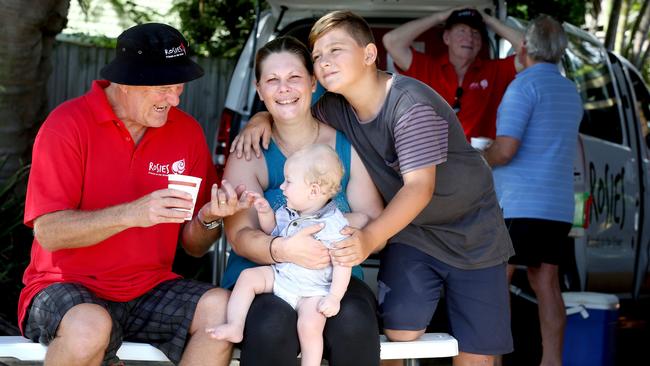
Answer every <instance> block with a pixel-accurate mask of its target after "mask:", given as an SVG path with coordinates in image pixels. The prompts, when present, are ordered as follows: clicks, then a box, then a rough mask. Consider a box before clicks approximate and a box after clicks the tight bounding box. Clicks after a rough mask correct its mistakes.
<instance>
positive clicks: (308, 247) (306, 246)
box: [273, 224, 331, 269]
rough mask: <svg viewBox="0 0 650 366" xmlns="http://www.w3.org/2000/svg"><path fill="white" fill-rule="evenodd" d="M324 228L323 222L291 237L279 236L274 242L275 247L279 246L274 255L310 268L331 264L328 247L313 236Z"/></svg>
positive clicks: (278, 258)
mask: <svg viewBox="0 0 650 366" xmlns="http://www.w3.org/2000/svg"><path fill="white" fill-rule="evenodd" d="M322 228H323V225H322V224H317V225H312V226H308V227H306V228H304V229H301V230H300V231H298V232H297V233H295V234H294V235H292V236H291V237H286V238H278V239H277V240H275V241H274V242H273V246H274V247H275V246H276V245H277V246H278V247H277V250H276V251H274V252H273V253H274V255H273V257H274V258H275V259H277V260H278V261H280V262H291V263H295V264H297V265H299V266H302V267H305V268H309V269H322V268H325V267H327V266H329V265H330V263H331V260H330V255H329V252H328V249H327V247H326V246H325V245H323V243H321V242H320V241H319V240H316V239H314V236H313V235H314V234H315V233H317V232H319V231H320V230H321V229H322ZM276 253H277V255H276Z"/></svg>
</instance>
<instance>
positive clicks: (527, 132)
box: [485, 15, 583, 366]
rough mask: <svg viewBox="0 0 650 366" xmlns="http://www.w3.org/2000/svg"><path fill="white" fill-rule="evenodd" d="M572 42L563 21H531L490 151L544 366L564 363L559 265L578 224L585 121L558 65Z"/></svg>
mask: <svg viewBox="0 0 650 366" xmlns="http://www.w3.org/2000/svg"><path fill="white" fill-rule="evenodd" d="M566 46H567V38H566V35H565V34H564V31H563V29H562V25H561V24H560V23H558V22H557V21H555V20H554V19H553V18H551V17H549V16H545V15H542V16H540V17H538V18H536V19H535V20H533V21H532V22H531V23H530V25H529V26H528V29H527V30H526V35H525V39H524V42H523V45H522V48H521V52H520V53H519V54H518V57H519V59H520V61H521V63H522V64H523V65H524V67H525V69H524V70H523V71H522V72H520V73H519V74H518V75H517V76H516V78H515V80H513V82H512V83H511V84H510V85H509V86H508V89H507V90H506V93H505V95H504V96H503V100H502V102H501V105H500V106H499V110H498V112H497V137H496V140H495V141H494V143H493V144H492V145H491V146H490V147H489V148H488V149H487V150H486V151H485V158H486V160H487V161H488V163H489V164H490V165H491V166H492V167H493V173H494V181H495V187H496V192H497V197H498V198H499V204H500V205H501V207H502V208H503V212H504V218H505V219H506V226H508V231H509V233H510V237H511V239H512V242H513V245H514V248H515V253H516V254H515V256H514V257H512V258H511V259H510V261H509V264H510V265H509V266H508V267H509V268H508V275H509V278H511V276H512V273H513V271H514V266H513V265H524V266H526V267H527V271H528V280H529V282H530V284H531V287H532V288H533V290H534V291H535V295H536V296H537V300H538V303H539V310H538V311H539V319H540V330H541V335H542V348H543V353H542V361H541V363H540V365H543V366H551V365H558V366H559V365H561V364H562V341H563V335H564V327H565V324H566V315H565V310H564V302H563V301H562V294H561V292H560V286H559V279H558V264H559V261H560V256H561V245H562V244H563V243H565V238H566V237H567V235H568V233H569V230H570V229H571V223H572V222H573V211H574V201H573V160H574V157H575V154H576V145H577V141H578V126H579V125H580V121H581V119H582V113H583V110H582V101H581V99H580V95H579V94H578V92H577V90H576V87H575V85H574V84H573V82H571V81H570V80H568V79H566V78H565V77H563V76H562V75H561V74H560V72H559V70H558V67H557V63H558V62H559V61H560V59H561V57H562V54H563V53H564V50H565V48H566Z"/></svg>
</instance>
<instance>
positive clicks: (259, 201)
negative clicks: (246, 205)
mask: <svg viewBox="0 0 650 366" xmlns="http://www.w3.org/2000/svg"><path fill="white" fill-rule="evenodd" d="M251 196H253V197H255V200H254V201H253V206H255V210H257V212H258V213H262V214H264V213H268V212H271V211H272V209H271V204H270V203H269V201H267V200H266V198H264V196H262V195H261V194H259V193H251Z"/></svg>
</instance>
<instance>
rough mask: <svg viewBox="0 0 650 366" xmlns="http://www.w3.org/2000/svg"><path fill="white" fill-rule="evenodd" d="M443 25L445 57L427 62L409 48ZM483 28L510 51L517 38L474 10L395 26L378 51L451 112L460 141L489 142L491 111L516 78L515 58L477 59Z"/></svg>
mask: <svg viewBox="0 0 650 366" xmlns="http://www.w3.org/2000/svg"><path fill="white" fill-rule="evenodd" d="M442 23H444V24H445V28H444V32H443V34H442V40H443V42H444V44H445V45H446V46H447V52H445V53H444V54H442V55H440V56H438V57H431V56H428V55H426V54H424V53H422V52H418V51H416V50H415V49H413V48H412V47H411V44H412V43H413V41H414V40H415V39H416V38H417V37H418V36H420V35H421V34H422V33H424V32H425V31H427V30H428V29H429V28H431V27H434V26H436V25H439V24H442ZM486 24H487V25H488V26H489V27H490V28H491V29H492V30H493V31H494V32H495V33H497V34H498V35H500V36H501V37H503V38H505V39H506V40H508V41H509V42H510V43H511V44H513V45H520V44H521V40H522V39H523V38H522V37H523V35H522V34H521V33H520V32H519V31H517V30H515V29H513V28H510V27H508V26H506V25H505V24H503V23H501V22H500V21H499V20H498V19H496V18H494V17H492V16H490V15H487V14H484V13H482V12H480V11H478V10H476V9H449V10H446V11H442V12H438V13H433V14H431V15H428V16H426V17H423V18H420V19H416V20H413V21H410V22H408V23H405V24H403V25H401V26H400V27H397V28H395V29H393V30H392V31H390V32H388V33H386V34H385V35H384V37H383V43H384V47H386V50H387V51H388V53H389V54H390V56H391V57H392V58H393V63H394V64H395V66H397V67H398V68H399V69H400V70H402V73H403V74H405V75H408V76H411V77H414V78H416V79H418V80H420V81H422V82H424V83H426V84H427V85H429V86H430V87H432V88H433V89H434V90H435V91H436V92H438V94H440V95H441V96H442V97H443V98H444V99H445V100H446V101H447V103H449V105H450V106H452V108H454V110H455V111H456V113H457V115H458V119H459V120H460V122H461V124H462V125H463V130H464V131H465V136H466V137H467V138H468V139H469V138H471V137H489V138H491V139H494V138H495V135H496V111H497V108H498V107H499V103H500V102H501V97H502V96H503V93H504V92H505V90H506V87H507V86H508V84H509V83H510V81H512V79H514V77H515V74H516V72H517V71H516V68H515V57H514V56H510V57H507V58H505V59H497V60H492V59H485V58H481V57H479V56H478V55H479V52H480V51H481V48H482V47H483V43H484V42H487V31H486V28H485V27H486Z"/></svg>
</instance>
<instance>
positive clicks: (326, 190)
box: [287, 144, 345, 197]
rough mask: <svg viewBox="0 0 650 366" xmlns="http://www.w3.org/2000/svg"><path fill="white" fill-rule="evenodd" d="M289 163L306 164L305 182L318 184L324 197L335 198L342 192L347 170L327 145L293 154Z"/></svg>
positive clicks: (312, 146)
mask: <svg viewBox="0 0 650 366" xmlns="http://www.w3.org/2000/svg"><path fill="white" fill-rule="evenodd" d="M289 161H300V162H302V163H303V164H305V167H306V169H305V182H306V183H307V184H318V185H319V186H320V188H321V191H322V192H323V194H324V195H326V196H328V197H334V196H335V195H336V194H337V193H338V192H339V191H340V190H341V179H343V174H344V172H345V169H344V168H343V163H341V159H339V156H338V154H337V153H336V151H334V149H332V148H331V147H330V146H328V145H325V144H313V145H309V146H307V147H303V148H302V149H300V150H298V151H296V152H295V153H293V154H292V155H291V156H290V157H289V160H287V162H289Z"/></svg>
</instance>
